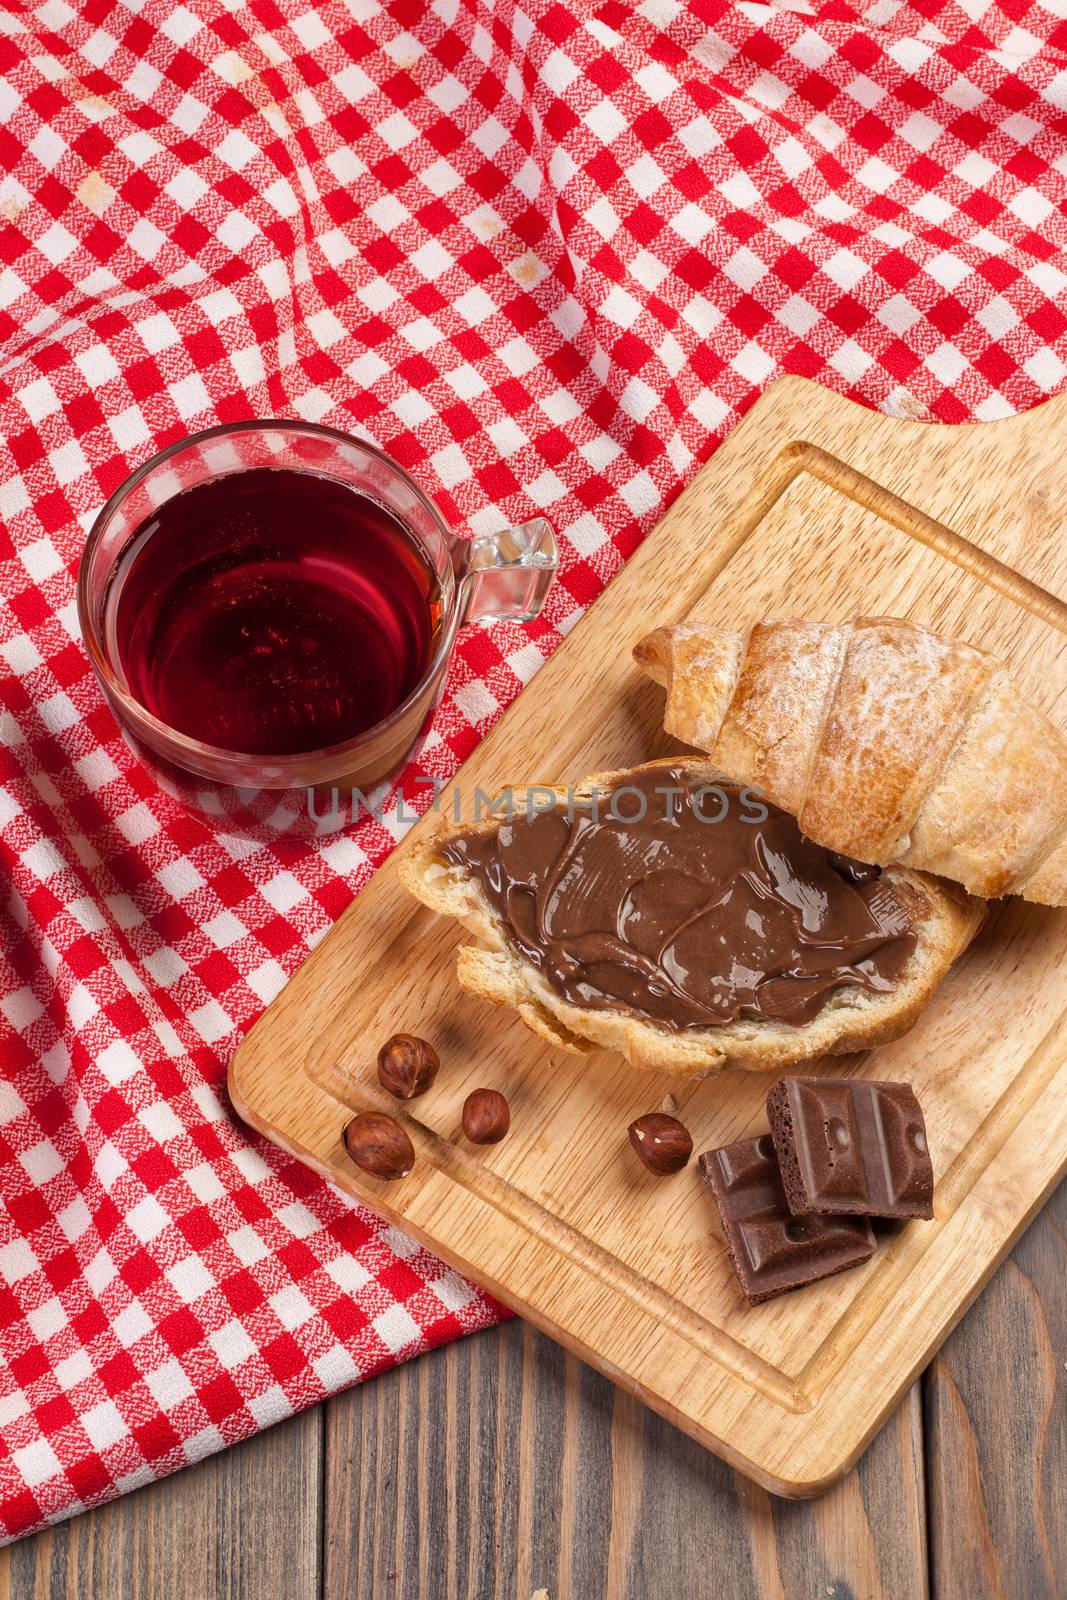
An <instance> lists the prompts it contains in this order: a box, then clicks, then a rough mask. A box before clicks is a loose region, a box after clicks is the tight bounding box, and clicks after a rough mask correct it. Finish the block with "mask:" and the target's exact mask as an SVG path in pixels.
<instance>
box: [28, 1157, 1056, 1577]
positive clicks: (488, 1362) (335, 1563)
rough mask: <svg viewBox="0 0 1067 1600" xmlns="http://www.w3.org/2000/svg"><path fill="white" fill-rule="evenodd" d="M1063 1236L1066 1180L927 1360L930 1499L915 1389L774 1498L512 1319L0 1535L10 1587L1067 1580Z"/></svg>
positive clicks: (547, 1341) (926, 1407)
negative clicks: (27, 1535) (809, 1493)
mask: <svg viewBox="0 0 1067 1600" xmlns="http://www.w3.org/2000/svg"><path fill="white" fill-rule="evenodd" d="M1065 1235H1067V1186H1065V1187H1063V1188H1062V1189H1061V1190H1060V1191H1059V1192H1058V1194H1057V1195H1056V1197H1055V1199H1054V1200H1053V1201H1052V1202H1051V1203H1050V1205H1049V1207H1048V1208H1047V1209H1046V1210H1045V1211H1044V1212H1043V1213H1042V1215H1041V1217H1040V1218H1039V1219H1038V1220H1037V1221H1036V1222H1035V1223H1034V1224H1033V1226H1032V1227H1031V1228H1030V1230H1029V1232H1028V1233H1027V1234H1026V1235H1025V1236H1024V1238H1023V1239H1022V1240H1020V1242H1019V1243H1018V1244H1017V1245H1016V1247H1015V1249H1014V1251H1013V1252H1012V1256H1011V1259H1010V1261H1009V1262H1007V1263H1006V1264H1005V1265H1004V1266H1003V1267H1002V1269H1001V1271H1000V1273H999V1274H998V1275H997V1276H996V1277H995V1278H994V1280H993V1282H992V1284H991V1285H990V1286H989V1288H988V1289H987V1290H986V1292H985V1294H984V1295H983V1296H982V1298H981V1299H980V1300H979V1301H978V1303H977V1305H976V1306H975V1307H974V1308H973V1309H972V1311H971V1312H970V1313H969V1314H968V1316H967V1317H966V1318H965V1319H964V1321H963V1322H962V1323H961V1325H960V1327H959V1328H958V1329H957V1330H956V1332H955V1333H954V1334H953V1335H952V1336H951V1338H950V1339H949V1340H948V1342H947V1343H946V1345H945V1347H944V1350H943V1353H942V1355H941V1356H940V1357H939V1358H938V1360H937V1361H936V1362H935V1363H934V1366H933V1367H932V1368H931V1371H930V1374H929V1377H928V1380H927V1384H926V1393H925V1418H926V1437H927V1452H928V1456H927V1462H926V1473H925V1476H926V1478H927V1480H928V1482H929V1499H928V1501H927V1502H925V1503H924V1464H923V1431H922V1429H923V1402H922V1401H921V1399H920V1388H919V1386H918V1385H916V1386H913V1387H912V1389H910V1390H909V1392H908V1394H907V1396H906V1397H905V1400H904V1403H903V1405H902V1406H901V1407H900V1409H899V1410H898V1411H897V1412H896V1414H895V1415H894V1416H893V1417H892V1418H891V1419H890V1421H889V1423H888V1424H887V1426H886V1427H885V1428H884V1429H883V1431H882V1432H881V1433H880V1434H879V1435H878V1437H877V1438H876V1439H875V1441H874V1443H873V1444H872V1445H871V1447H870V1449H869V1450H868V1451H867V1453H866V1454H865V1455H864V1457H863V1459H862V1460H861V1462H860V1463H859V1466H858V1467H857V1468H856V1469H854V1470H853V1471H852V1472H851V1473H849V1474H848V1475H847V1476H846V1477H845V1478H844V1479H843V1480H842V1481H841V1483H839V1484H838V1485H836V1486H835V1487H834V1488H833V1489H832V1490H831V1491H830V1492H829V1493H828V1494H826V1495H824V1496H822V1497H821V1498H820V1499H818V1500H815V1501H788V1500H780V1499H777V1498H775V1497H773V1496H771V1495H768V1494H767V1492H766V1491H765V1490H763V1489H761V1488H759V1487H757V1486H756V1485H755V1484H753V1483H751V1482H749V1481H748V1480H747V1479H745V1478H743V1477H741V1476H740V1475H739V1474H736V1473H733V1472H731V1471H730V1470H729V1469H728V1468H727V1467H725V1466H724V1465H723V1464H722V1463H721V1462H720V1461H718V1460H716V1458H715V1457H714V1456H712V1455H710V1454H708V1453H707V1452H705V1451H704V1450H702V1449H701V1448H700V1447H699V1446H698V1445H696V1444H694V1443H693V1441H691V1440H690V1439H688V1438H687V1437H686V1436H685V1435H684V1434H681V1433H678V1432H677V1431H676V1430H675V1429H673V1428H672V1427H671V1426H670V1424H669V1423H666V1422H664V1421H663V1420H662V1419H661V1418H659V1417H657V1416H656V1415H655V1414H654V1413H652V1412H649V1411H647V1410H646V1409H645V1408H644V1407H642V1406H641V1405H640V1404H639V1403H638V1402H637V1401H635V1400H633V1399H632V1398H631V1397H630V1396H628V1395H626V1394H625V1393H624V1392H623V1391H621V1390H618V1389H616V1388H615V1387H614V1386H613V1385H612V1384H611V1383H610V1382H609V1381H608V1380H607V1379H606V1378H604V1377H602V1376H601V1375H600V1374H599V1373H597V1372H595V1371H593V1370H592V1368H590V1367H587V1366H585V1365H584V1364H583V1363H581V1362H579V1361H577V1360H576V1359H575V1358H574V1357H573V1356H571V1355H568V1354H567V1353H565V1352H564V1351H563V1350H562V1349H561V1348H560V1347H559V1346H558V1345H556V1344H555V1343H553V1342H552V1341H550V1340H548V1339H545V1338H543V1337H542V1336H540V1335H539V1334H537V1333H535V1332H534V1331H533V1330H532V1329H531V1328H529V1327H525V1326H523V1325H522V1324H521V1323H517V1322H516V1323H511V1324H509V1325H508V1326H507V1327H505V1328H501V1329H497V1330H494V1331H493V1332H491V1333H487V1334H485V1335H480V1336H476V1337H474V1338H472V1339H468V1340H464V1341H461V1342H459V1343H457V1344H453V1345H450V1346H448V1347H447V1349H444V1350H440V1351H437V1352H435V1353H434V1354H432V1355H428V1356H425V1357H422V1358H421V1359H419V1360H417V1361H412V1362H408V1363H406V1364H405V1365H404V1366H402V1367H399V1368H397V1369H396V1371H394V1372H392V1373H388V1374H386V1375H385V1376H383V1377H381V1378H377V1379H375V1380H373V1381H372V1382H370V1383H367V1384H365V1385H363V1386H362V1387H361V1388H358V1389H354V1390H352V1391H350V1393H348V1394H346V1395H341V1396H338V1397H337V1398H336V1399H335V1400H333V1401H331V1402H330V1403H329V1404H328V1405H327V1406H326V1407H320V1408H319V1409H318V1410H316V1411H314V1412H309V1413H307V1414H306V1415H305V1416H304V1417H302V1418H298V1419H295V1420H294V1421H293V1422H291V1423H287V1424H283V1425H282V1426H281V1427H279V1428H276V1429H274V1430H272V1431H271V1432H269V1433H266V1434H263V1435H261V1436H260V1437H259V1438H258V1439H255V1440H251V1441H249V1442H248V1443H247V1444H245V1445H241V1446H238V1447H237V1448H236V1449H235V1450H233V1451H231V1452H229V1453H228V1454H227V1455H225V1456H219V1457H214V1458H212V1459H210V1460H208V1461H204V1462H202V1463H200V1464H199V1465H198V1466H196V1467H191V1468H189V1470H188V1471H186V1472H183V1473H180V1474H178V1475H177V1476H176V1477H174V1478H172V1479H169V1480H168V1481H166V1482H165V1483H161V1484H156V1485H153V1486H152V1487H151V1488H148V1489H144V1490H141V1491H139V1492H138V1493H136V1494H134V1495H132V1496H128V1497H127V1498H126V1499H124V1500H121V1501H119V1502H117V1503H116V1504H114V1505H111V1506H105V1507H102V1508H101V1509H100V1510H98V1511H92V1512H89V1513H87V1514H86V1515H85V1516H83V1517H79V1518H77V1519H76V1520H75V1521H73V1522H70V1523H66V1524H63V1525H61V1526H60V1527H59V1528H57V1529H55V1530H52V1531H50V1532H46V1533H43V1534H40V1535H38V1536H37V1537H36V1538H35V1539H29V1540H26V1541H25V1542H24V1543H22V1544H18V1545H14V1546H11V1547H9V1548H8V1549H6V1550H4V1551H0V1600H45V1597H47V1600H113V1597H115V1596H117V1595H121V1596H122V1597H123V1600H162V1597H164V1596H165V1597H166V1600H215V1597H216V1596H220V1597H225V1600H264V1597H265V1596H266V1597H270V1600H273V1597H274V1596H276V1595H277V1596H284V1597H285V1600H312V1597H316V1600H317V1597H318V1596H320V1595H321V1596H322V1600H490V1597H494V1600H495V1597H496V1596H499V1597H500V1600H529V1597H531V1596H533V1595H535V1594H537V1593H538V1591H539V1590H543V1591H545V1593H546V1594H547V1596H548V1600H662V1597H663V1596H668V1595H669V1596H679V1597H680V1596H688V1595H691V1594H701V1593H704V1592H707V1591H708V1590H709V1586H710V1587H712V1588H713V1592H715V1593H718V1594H722V1595H724V1596H728V1597H729V1600H827V1597H828V1596H831V1595H832V1596H834V1597H836V1600H905V1597H906V1600H926V1597H927V1596H929V1597H930V1600H1023V1597H1025V1600H1047V1597H1050V1596H1056V1597H1057V1600H1058V1597H1059V1596H1061V1595H1062V1593H1063V1584H1062V1574H1063V1573H1064V1572H1065V1571H1067V1550H1065V1549H1064V1541H1065V1537H1067V1512H1065V1506H1064V1492H1065V1485H1067V1395H1065V1386H1064V1374H1063V1370H1062V1368H1063V1360H1064V1359H1067V1356H1065V1355H1064V1351H1065V1350H1067V1290H1065V1283H1067V1275H1065V1272H1064V1266H1065V1262H1064V1248H1065V1246H1064V1238H1065ZM1050 1363H1051V1367H1052V1368H1054V1369H1055V1370H1054V1371H1052V1370H1050ZM320 1496H321V1498H320ZM927 1520H928V1523H929V1535H928V1536H927V1530H926V1523H927ZM320 1539H321V1554H320ZM927 1549H929V1558H930V1566H931V1567H932V1571H933V1580H932V1582H931V1583H930V1584H929V1585H928V1582H927ZM390 1574H392V1575H393V1576H390ZM1057 1577H1059V1580H1060V1588H1059V1589H1057V1588H1056V1581H1057Z"/></svg>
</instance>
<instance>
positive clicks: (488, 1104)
mask: <svg viewBox="0 0 1067 1600" xmlns="http://www.w3.org/2000/svg"><path fill="white" fill-rule="evenodd" d="M510 1126H511V1111H510V1109H509V1107H508V1103H507V1101H506V1100H505V1099H504V1096H503V1095H502V1094H498V1093H497V1091H496V1090H495V1089H475V1090H474V1093H473V1094H469V1095H468V1096H467V1098H466V1100H464V1102H463V1132H464V1133H465V1134H466V1135H467V1138H468V1139H469V1140H470V1142H471V1144H498V1143H499V1141H500V1140H501V1139H502V1138H503V1137H504V1135H505V1134H506V1133H507V1131H508V1129H509V1128H510Z"/></svg>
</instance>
